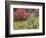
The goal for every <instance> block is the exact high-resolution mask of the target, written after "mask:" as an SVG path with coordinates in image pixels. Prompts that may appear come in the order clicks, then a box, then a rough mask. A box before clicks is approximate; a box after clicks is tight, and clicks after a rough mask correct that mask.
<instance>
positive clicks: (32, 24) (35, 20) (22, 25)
mask: <svg viewBox="0 0 46 38" xmlns="http://www.w3.org/2000/svg"><path fill="white" fill-rule="evenodd" d="M38 28H39V17H38V16H37V17H36V16H35V17H31V18H29V19H28V20H26V21H14V29H15V30H17V29H38Z"/></svg>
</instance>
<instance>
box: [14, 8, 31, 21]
mask: <svg viewBox="0 0 46 38" xmlns="http://www.w3.org/2000/svg"><path fill="white" fill-rule="evenodd" d="M29 16H31V14H30V13H27V11H26V10H25V9H22V8H18V9H16V11H15V13H14V18H16V20H27V19H28V18H29Z"/></svg>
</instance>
